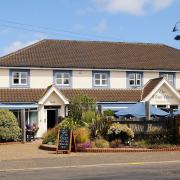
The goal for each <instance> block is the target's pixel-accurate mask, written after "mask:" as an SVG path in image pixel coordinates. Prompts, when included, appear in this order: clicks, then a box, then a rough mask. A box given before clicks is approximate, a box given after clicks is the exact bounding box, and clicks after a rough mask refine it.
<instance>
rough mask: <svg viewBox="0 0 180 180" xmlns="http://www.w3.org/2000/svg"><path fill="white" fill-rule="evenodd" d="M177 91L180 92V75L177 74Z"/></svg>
mask: <svg viewBox="0 0 180 180" xmlns="http://www.w3.org/2000/svg"><path fill="white" fill-rule="evenodd" d="M176 89H178V90H180V73H179V72H178V73H176Z"/></svg>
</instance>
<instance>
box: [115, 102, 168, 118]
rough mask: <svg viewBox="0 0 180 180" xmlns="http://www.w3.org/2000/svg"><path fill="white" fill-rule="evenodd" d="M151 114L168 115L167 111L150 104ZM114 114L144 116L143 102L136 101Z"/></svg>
mask: <svg viewBox="0 0 180 180" xmlns="http://www.w3.org/2000/svg"><path fill="white" fill-rule="evenodd" d="M150 111H151V116H152V115H154V116H168V115H169V113H167V112H165V111H163V110H161V109H159V108H156V107H154V106H152V105H150ZM115 115H116V116H118V117H120V116H134V117H145V116H146V113H145V104H144V103H137V104H135V105H133V106H131V107H128V108H127V109H122V110H120V111H118V112H116V113H115Z"/></svg>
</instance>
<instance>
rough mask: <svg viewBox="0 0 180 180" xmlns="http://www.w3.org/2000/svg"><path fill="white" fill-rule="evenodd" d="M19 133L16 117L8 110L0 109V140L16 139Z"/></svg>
mask: <svg viewBox="0 0 180 180" xmlns="http://www.w3.org/2000/svg"><path fill="white" fill-rule="evenodd" d="M20 135H21V129H20V128H19V126H18V123H17V119H16V117H15V116H14V114H13V113H12V112H10V111H9V110H0V142H7V141H17V140H18V139H19V137H20Z"/></svg>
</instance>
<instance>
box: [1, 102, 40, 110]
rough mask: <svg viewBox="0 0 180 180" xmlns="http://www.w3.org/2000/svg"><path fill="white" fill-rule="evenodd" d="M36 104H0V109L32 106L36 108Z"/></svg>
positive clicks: (29, 107) (28, 107) (30, 107)
mask: <svg viewBox="0 0 180 180" xmlns="http://www.w3.org/2000/svg"><path fill="white" fill-rule="evenodd" d="M37 107H38V104H28V103H26V104H24V103H23V104H21V103H20V104H15V103H14V104H12V103H11V104H9V103H8V104H2V103H1V104H0V109H10V110H17V109H33V108H37Z"/></svg>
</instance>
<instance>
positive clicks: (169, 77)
mask: <svg viewBox="0 0 180 180" xmlns="http://www.w3.org/2000/svg"><path fill="white" fill-rule="evenodd" d="M174 76H175V75H174V73H160V77H164V78H165V79H166V80H167V81H168V82H169V83H170V84H171V85H172V86H174Z"/></svg>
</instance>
